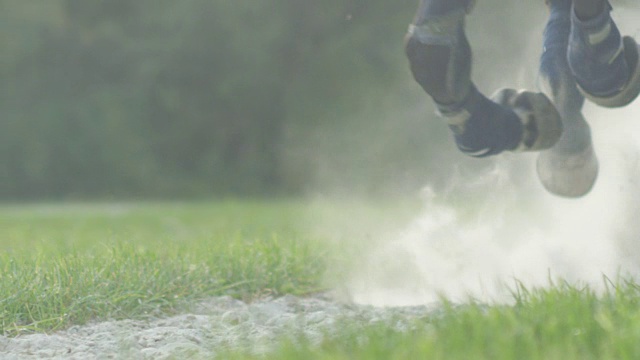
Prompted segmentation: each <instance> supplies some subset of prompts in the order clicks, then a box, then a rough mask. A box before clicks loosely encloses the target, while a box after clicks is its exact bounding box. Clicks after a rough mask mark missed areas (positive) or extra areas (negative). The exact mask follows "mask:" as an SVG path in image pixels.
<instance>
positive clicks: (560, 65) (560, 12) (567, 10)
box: [537, 0, 598, 197]
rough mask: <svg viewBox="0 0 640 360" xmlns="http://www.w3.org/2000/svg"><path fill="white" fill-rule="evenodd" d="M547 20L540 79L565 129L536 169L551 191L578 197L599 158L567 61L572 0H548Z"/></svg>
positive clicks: (595, 171)
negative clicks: (597, 157) (596, 155)
mask: <svg viewBox="0 0 640 360" xmlns="http://www.w3.org/2000/svg"><path fill="white" fill-rule="evenodd" d="M547 5H548V6H549V12H550V16H549V21H548V22H547V25H546V27H545V31H544V44H543V49H544V51H543V53H542V56H541V58H540V80H541V86H542V87H543V88H544V91H545V93H546V94H547V95H548V96H549V97H550V98H551V99H552V101H553V103H554V104H555V106H556V108H557V109H558V111H559V112H560V115H561V116H562V123H563V126H564V132H563V134H562V137H561V138H560V140H559V141H558V143H557V144H556V145H555V146H554V147H553V148H551V149H550V150H548V151H544V152H542V153H540V155H539V156H538V161H537V171H538V177H539V178H540V181H541V182H542V184H543V185H544V186H545V188H546V189H547V190H549V191H550V192H552V193H554V194H557V195H561V196H567V197H578V196H582V195H584V194H586V193H588V192H589V190H590V189H591V187H592V186H593V184H594V182H595V179H596V177H597V174H598V161H597V159H596V157H595V153H594V151H593V145H592V143H591V132H590V129H589V125H588V124H587V122H586V121H585V119H584V116H583V115H582V107H583V105H584V97H583V96H582V94H581V93H580V91H578V87H577V84H576V81H575V79H574V77H573V74H572V72H571V69H570V68H569V64H568V62H567V45H568V42H569V34H570V31H571V0H547Z"/></svg>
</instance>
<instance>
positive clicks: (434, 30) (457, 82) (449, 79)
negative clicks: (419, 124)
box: [406, 0, 523, 157]
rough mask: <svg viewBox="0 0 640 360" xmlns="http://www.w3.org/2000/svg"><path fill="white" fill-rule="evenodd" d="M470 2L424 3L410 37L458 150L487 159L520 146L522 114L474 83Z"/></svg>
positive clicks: (420, 78)
mask: <svg viewBox="0 0 640 360" xmlns="http://www.w3.org/2000/svg"><path fill="white" fill-rule="evenodd" d="M470 6H471V4H470V1H469V0H422V2H421V4H420V7H419V8H418V12H417V14H416V17H415V19H414V23H413V24H412V25H411V27H410V30H409V34H408V36H407V39H406V54H407V57H408V58H409V63H410V67H411V71H412V73H413V76H414V78H415V80H416V81H417V82H418V83H419V84H420V85H421V86H422V88H423V89H424V90H425V92H426V93H427V94H429V95H430V96H431V97H432V99H433V100H434V102H435V103H436V106H437V108H438V112H439V114H440V115H442V116H443V117H444V118H445V119H447V123H448V125H449V128H450V129H451V131H452V133H453V136H454V139H455V141H456V144H457V146H458V148H459V149H460V150H461V151H462V152H464V153H465V154H467V155H470V156H474V157H483V156H489V155H495V154H498V153H501V152H502V151H504V150H511V149H514V148H516V147H517V146H518V145H519V143H520V141H521V138H522V134H523V125H522V123H521V121H520V120H519V118H518V116H517V115H516V114H515V113H514V112H513V111H512V110H511V109H508V108H506V107H503V106H500V105H498V104H496V103H495V102H492V101H491V100H489V99H488V98H487V97H486V96H484V95H483V94H481V93H480V92H479V91H478V90H477V89H476V87H475V86H474V84H473V83H472V81H471V48H470V46H469V43H468V41H467V38H466V35H465V33H464V20H465V15H466V12H467V11H468V10H469V8H470Z"/></svg>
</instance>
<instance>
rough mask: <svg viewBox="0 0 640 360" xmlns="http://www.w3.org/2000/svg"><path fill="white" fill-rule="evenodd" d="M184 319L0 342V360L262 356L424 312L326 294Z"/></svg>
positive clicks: (219, 301)
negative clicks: (348, 328)
mask: <svg viewBox="0 0 640 360" xmlns="http://www.w3.org/2000/svg"><path fill="white" fill-rule="evenodd" d="M191 310H192V311H190V313H189V314H183V315H178V316H173V317H168V318H161V319H150V320H119V321H106V322H101V323H95V324H90V325H85V326H74V327H71V328H69V329H67V330H65V331H60V332H56V333H53V334H32V335H23V336H19V337H15V338H7V337H0V358H2V359H120V358H127V359H173V358H177V359H185V358H215V357H216V354H218V353H220V352H221V351H226V350H233V349H245V350H249V351H251V352H254V353H264V352H267V351H269V350H270V349H271V348H272V347H273V345H274V344H275V343H276V342H275V340H276V339H280V338H282V337H286V336H291V337H296V338H297V337H299V336H304V337H305V338H307V339H308V340H310V341H311V342H313V343H317V342H319V341H321V340H322V339H323V338H324V337H325V336H331V334H333V333H336V329H337V327H338V326H339V325H340V323H341V322H342V321H345V320H346V321H349V323H350V324H353V326H365V325H367V324H371V323H376V322H383V323H388V324H389V326H392V327H394V328H396V329H398V330H407V329H409V328H410V326H411V325H410V324H411V321H412V320H413V319H416V318H418V317H423V316H425V315H427V314H428V313H429V308H428V307H422V306H417V307H399V308H376V307H372V306H358V305H350V304H343V303H339V302H336V301H333V300H331V299H330V298H329V297H327V296H326V295H323V296H316V297H311V298H299V297H294V296H285V297H282V298H278V299H267V300H263V301H258V302H255V303H251V304H247V303H244V302H242V301H239V300H235V299H232V298H230V297H219V298H214V299H210V300H207V301H204V302H201V303H198V304H196V305H194V306H193V307H192V309H191Z"/></svg>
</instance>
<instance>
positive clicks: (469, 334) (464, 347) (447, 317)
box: [225, 281, 640, 360]
mask: <svg viewBox="0 0 640 360" xmlns="http://www.w3.org/2000/svg"><path fill="white" fill-rule="evenodd" d="M514 297H515V299H516V304H515V305H514V306H487V305H482V304H475V303H469V304H466V305H452V304H447V303H445V305H444V306H443V308H442V309H439V310H437V311H435V312H433V313H431V314H425V316H424V317H423V318H422V319H417V320H416V321H415V322H414V323H413V325H412V327H411V328H410V329H408V330H405V331H399V330H394V329H393V327H392V326H390V325H392V324H371V325H357V324H353V323H352V322H351V323H348V322H345V323H344V324H341V325H340V326H339V328H341V330H340V331H338V332H337V333H332V334H326V335H325V340H324V341H323V342H322V343H321V344H320V345H319V346H318V345H314V346H312V345H311V344H309V343H308V342H307V340H306V339H295V341H292V340H291V339H282V340H281V341H280V343H279V345H278V346H277V349H276V350H275V351H274V352H272V353H269V354H267V355H261V356H256V355H251V354H249V353H247V352H241V353H237V352H236V353H231V354H225V357H229V358H231V359H238V360H239V359H245V360H246V359H265V358H266V359H284V360H289V359H290V360H293V359H344V360H347V359H465V360H466V359H487V360H489V359H492V360H493V359H558V360H564V359H575V360H579V359H594V360H595V359H638V358H640V342H639V341H638V339H639V338H640V301H639V299H640V286H639V285H637V284H636V283H633V282H625V281H622V282H621V283H620V284H619V285H617V286H614V285H610V291H609V292H608V294H606V295H596V294H595V293H593V292H592V291H591V290H589V289H588V288H577V287H572V286H569V285H567V284H559V285H555V286H552V287H551V288H550V289H538V290H534V291H528V290H526V289H524V288H520V289H519V290H518V293H516V294H515V295H514Z"/></svg>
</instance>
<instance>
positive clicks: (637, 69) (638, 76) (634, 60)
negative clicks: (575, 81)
mask: <svg viewBox="0 0 640 360" xmlns="http://www.w3.org/2000/svg"><path fill="white" fill-rule="evenodd" d="M623 44H624V53H625V57H626V60H627V64H629V65H630V66H631V68H632V69H633V74H632V75H631V78H630V79H629V82H627V86H625V88H624V89H622V91H621V92H620V93H618V94H616V95H614V96H610V97H599V96H594V95H591V94H589V93H587V92H586V91H585V90H584V89H582V88H581V87H580V86H578V89H579V90H580V92H581V93H582V95H583V96H584V97H585V98H587V99H589V101H591V102H593V103H594V104H597V105H600V106H603V107H607V108H618V107H623V106H626V105H628V104H630V103H632V102H633V101H634V100H635V99H636V98H637V97H638V94H640V61H639V58H640V54H639V53H640V49H639V48H640V47H639V46H638V44H637V43H636V41H635V40H634V39H633V38H632V37H630V36H625V37H624V38H623Z"/></svg>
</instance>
